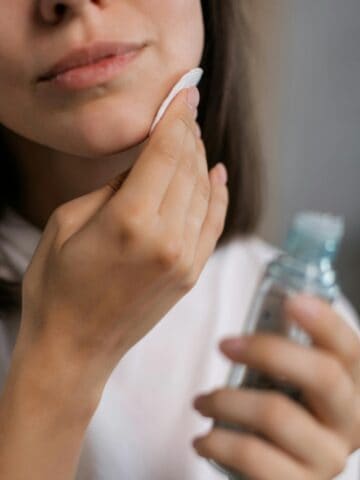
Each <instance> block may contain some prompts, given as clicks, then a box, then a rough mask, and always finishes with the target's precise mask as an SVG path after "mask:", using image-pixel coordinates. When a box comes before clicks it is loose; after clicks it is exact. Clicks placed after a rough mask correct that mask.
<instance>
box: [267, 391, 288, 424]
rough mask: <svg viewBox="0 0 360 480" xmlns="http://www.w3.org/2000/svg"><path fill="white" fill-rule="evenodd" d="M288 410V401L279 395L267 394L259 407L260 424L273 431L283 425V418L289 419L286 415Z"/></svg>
mask: <svg viewBox="0 0 360 480" xmlns="http://www.w3.org/2000/svg"><path fill="white" fill-rule="evenodd" d="M288 410H289V400H288V399H287V398H286V397H285V396H284V395H282V394H281V393H267V394H266V395H265V396H264V402H263V404H262V405H261V407H260V413H259V416H260V418H261V423H263V424H264V425H265V426H266V427H267V428H269V429H273V428H274V427H277V426H279V425H281V424H282V423H283V419H284V417H289V418H291V415H287V414H286V413H287V412H288Z"/></svg>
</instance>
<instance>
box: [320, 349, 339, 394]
mask: <svg viewBox="0 0 360 480" xmlns="http://www.w3.org/2000/svg"><path fill="white" fill-rule="evenodd" d="M316 382H317V384H318V385H319V387H320V388H321V390H322V391H323V392H324V393H325V394H331V393H332V392H334V391H335V390H336V389H337V388H338V387H339V385H341V384H343V382H344V372H343V369H342V368H341V366H340V364H339V362H338V361H337V360H336V359H335V358H334V357H333V356H331V355H329V356H326V358H325V359H322V360H321V361H320V362H319V365H318V368H317V370H316Z"/></svg>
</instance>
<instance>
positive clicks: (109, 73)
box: [46, 48, 142, 90]
mask: <svg viewBox="0 0 360 480" xmlns="http://www.w3.org/2000/svg"><path fill="white" fill-rule="evenodd" d="M141 50H142V48H141V49H137V50H133V51H131V52H128V53H126V54H125V55H117V56H113V57H108V58H104V59H102V60H99V61H98V62H96V63H92V64H89V65H84V66H82V67H77V68H73V69H71V70H68V71H67V72H64V73H60V74H59V75H56V77H53V78H51V79H50V80H47V81H46V83H48V84H52V85H56V86H57V87H61V88H64V89H66V90H83V89H85V88H90V87H94V86H96V85H99V84H101V83H104V82H108V81H109V80H111V79H112V78H113V77H114V76H115V75H117V74H118V73H119V72H121V71H122V70H123V69H124V68H125V67H126V66H127V65H128V64H129V63H130V62H131V61H132V60H134V59H135V57H137V56H138V55H139V53H140V51H141Z"/></svg>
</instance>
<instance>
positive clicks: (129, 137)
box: [56, 113, 152, 157]
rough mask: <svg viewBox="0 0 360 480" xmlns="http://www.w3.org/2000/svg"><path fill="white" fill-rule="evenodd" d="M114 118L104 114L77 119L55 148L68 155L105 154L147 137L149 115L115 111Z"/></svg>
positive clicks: (141, 141)
mask: <svg viewBox="0 0 360 480" xmlns="http://www.w3.org/2000/svg"><path fill="white" fill-rule="evenodd" d="M114 117H115V116H114V115H112V114H109V113H108V115H100V116H96V115H92V116H89V117H86V118H85V117H84V116H83V117H82V118H81V119H79V118H78V119H77V121H76V122H73V124H72V127H71V128H70V131H69V132H68V134H66V133H65V135H62V137H63V138H62V139H61V140H60V141H59V142H56V143H58V145H57V147H56V148H57V149H58V150H61V151H63V152H65V153H69V154H71V155H77V156H83V157H106V156H110V155H115V154H117V153H121V152H124V151H126V150H129V149H131V148H134V147H136V146H139V145H141V144H142V143H144V142H145V141H146V139H147V138H148V137H149V130H150V126H151V122H152V116H150V117H149V118H145V116H144V115H141V114H139V113H138V114H137V115H133V116H128V117H126V116H124V115H122V114H121V113H117V115H116V118H114ZM65 139H66V140H65ZM65 145H66V150H65V148H64V146H65Z"/></svg>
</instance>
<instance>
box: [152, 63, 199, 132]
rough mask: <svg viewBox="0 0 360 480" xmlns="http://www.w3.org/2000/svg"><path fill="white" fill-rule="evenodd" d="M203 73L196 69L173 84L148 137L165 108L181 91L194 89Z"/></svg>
mask: <svg viewBox="0 0 360 480" xmlns="http://www.w3.org/2000/svg"><path fill="white" fill-rule="evenodd" d="M203 73H204V70H203V69H202V68H200V67H197V68H193V69H192V70H190V71H189V72H187V73H185V75H183V76H182V77H181V78H180V80H179V81H178V82H177V83H176V84H175V86H174V87H173V88H172V90H171V92H170V93H169V95H168V96H167V97H166V99H165V100H164V101H163V103H162V104H161V107H160V108H159V111H158V113H157V114H156V117H155V120H154V121H153V123H152V125H151V128H150V133H149V135H151V134H152V132H153V130H154V128H155V127H156V125H157V123H158V122H159V121H160V120H161V117H162V116H163V115H164V113H165V111H166V109H167V107H168V106H169V105H170V103H171V101H172V100H173V98H174V97H175V96H176V95H177V94H178V93H179V92H180V90H183V89H184V88H190V87H196V86H197V85H198V83H199V82H200V80H201V77H202V76H203Z"/></svg>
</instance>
